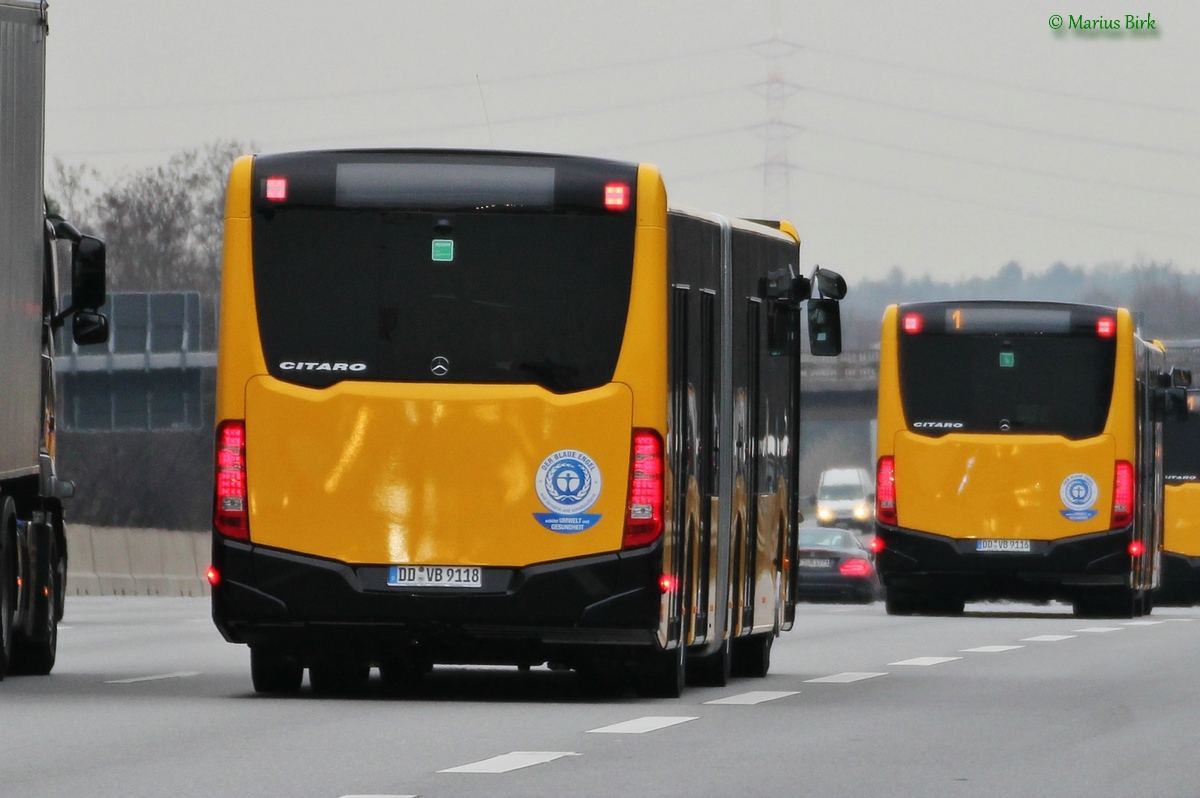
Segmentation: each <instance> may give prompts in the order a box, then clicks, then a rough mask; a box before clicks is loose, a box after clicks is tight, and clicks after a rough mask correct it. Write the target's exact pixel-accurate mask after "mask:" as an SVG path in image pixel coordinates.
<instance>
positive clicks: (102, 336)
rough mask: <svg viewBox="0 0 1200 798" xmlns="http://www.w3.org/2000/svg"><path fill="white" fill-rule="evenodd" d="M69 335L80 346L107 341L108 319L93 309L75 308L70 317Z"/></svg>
mask: <svg viewBox="0 0 1200 798" xmlns="http://www.w3.org/2000/svg"><path fill="white" fill-rule="evenodd" d="M71 337H72V338H73V339H75V343H77V344H79V345H80V346H89V345H91V344H102V343H105V342H106V341H108V319H107V318H106V317H105V316H103V315H101V314H100V313H97V312H96V311H94V310H77V311H75V315H74V316H73V317H72V318H71Z"/></svg>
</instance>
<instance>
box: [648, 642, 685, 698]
mask: <svg viewBox="0 0 1200 798" xmlns="http://www.w3.org/2000/svg"><path fill="white" fill-rule="evenodd" d="M640 675H641V678H640V679H639V685H638V692H639V693H641V694H642V695H644V696H647V697H649V698H679V696H681V695H683V687H684V684H685V683H686V681H687V652H686V651H685V649H684V646H683V643H682V642H681V643H680V644H679V645H678V646H676V647H675V648H673V649H670V650H668V651H655V652H653V653H651V654H650V655H649V656H647V658H646V661H645V662H643V663H642V667H641V674H640Z"/></svg>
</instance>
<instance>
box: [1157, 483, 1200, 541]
mask: <svg viewBox="0 0 1200 798" xmlns="http://www.w3.org/2000/svg"><path fill="white" fill-rule="evenodd" d="M1163 492H1164V493H1165V494H1166V496H1165V499H1164V505H1165V509H1164V510H1163V516H1164V518H1165V523H1164V526H1165V530H1164V537H1163V550H1164V551H1168V552H1170V553H1172V554H1181V555H1183V556H1185V557H1200V484H1197V483H1188V484H1184V485H1167V486H1166V488H1164V490H1163Z"/></svg>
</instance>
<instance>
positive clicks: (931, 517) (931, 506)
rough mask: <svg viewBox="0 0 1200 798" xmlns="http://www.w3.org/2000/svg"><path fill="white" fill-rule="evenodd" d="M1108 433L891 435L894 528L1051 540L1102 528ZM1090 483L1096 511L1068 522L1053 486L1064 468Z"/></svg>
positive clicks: (1106, 516)
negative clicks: (1078, 437)
mask: <svg viewBox="0 0 1200 798" xmlns="http://www.w3.org/2000/svg"><path fill="white" fill-rule="evenodd" d="M1113 452H1114V446H1113V439H1112V438H1111V437H1110V436H1108V435H1101V436H1100V437H1098V438H1091V439H1088V440H1085V441H1069V440H1066V439H1065V438H1059V437H1056V436H1047V435H1006V436H997V435H961V434H960V435H946V436H944V437H941V438H929V437H925V436H922V435H915V434H913V433H911V432H901V433H899V434H897V435H896V437H895V456H896V496H897V501H896V507H897V520H898V521H899V524H900V526H902V527H905V528H907V529H917V530H920V531H922V532H932V533H934V534H938V535H947V536H949V537H955V538H997V539H1001V538H1015V539H1025V540H1055V539H1058V538H1064V537H1070V536H1072V535H1080V534H1083V533H1086V532H1099V531H1103V530H1105V529H1108V528H1109V522H1110V520H1111V514H1112V487H1113V468H1114V466H1113V460H1114V457H1113ZM1076 473H1084V474H1088V475H1090V476H1091V477H1092V479H1094V480H1095V481H1096V485H1097V487H1098V488H1099V497H1098V498H1097V499H1096V503H1095V505H1094V506H1093V508H1092V509H1093V510H1095V511H1096V515H1095V516H1094V517H1093V518H1091V519H1090V520H1088V521H1070V520H1068V519H1067V518H1066V517H1065V516H1063V514H1062V513H1061V512H1060V511H1061V510H1063V509H1065V505H1064V504H1063V501H1062V499H1061V498H1060V496H1059V491H1060V489H1061V487H1062V483H1063V481H1064V480H1065V479H1066V478H1067V477H1068V476H1070V475H1071V474H1076Z"/></svg>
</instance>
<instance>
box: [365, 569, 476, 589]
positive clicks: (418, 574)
mask: <svg viewBox="0 0 1200 798" xmlns="http://www.w3.org/2000/svg"><path fill="white" fill-rule="evenodd" d="M388 585H390V586H391V587H483V569H482V568H480V567H478V566H474V565H471V566H463V565H393V566H391V567H390V568H388Z"/></svg>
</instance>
